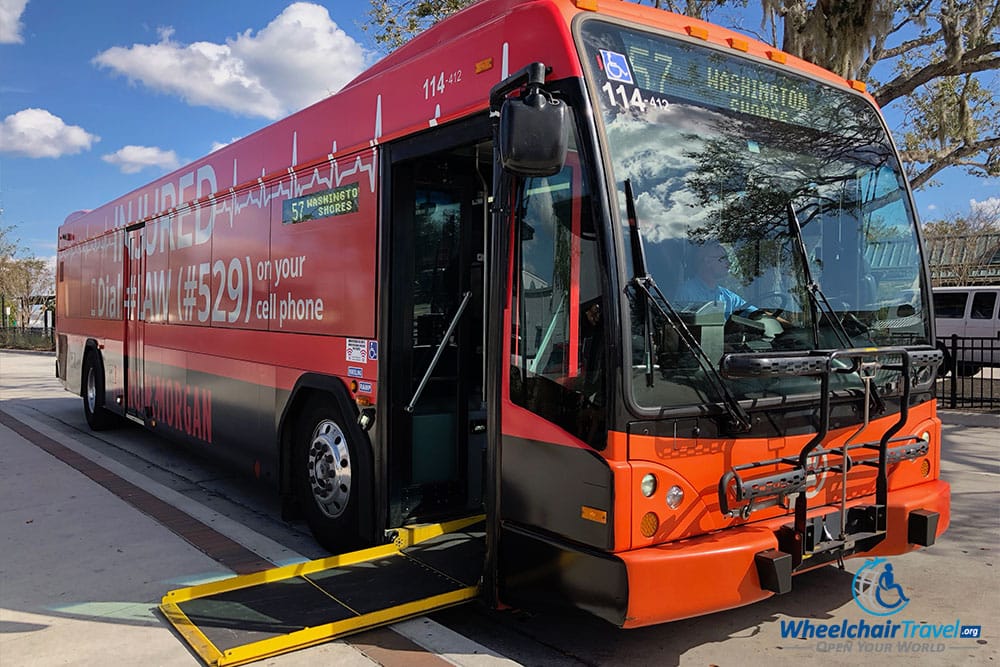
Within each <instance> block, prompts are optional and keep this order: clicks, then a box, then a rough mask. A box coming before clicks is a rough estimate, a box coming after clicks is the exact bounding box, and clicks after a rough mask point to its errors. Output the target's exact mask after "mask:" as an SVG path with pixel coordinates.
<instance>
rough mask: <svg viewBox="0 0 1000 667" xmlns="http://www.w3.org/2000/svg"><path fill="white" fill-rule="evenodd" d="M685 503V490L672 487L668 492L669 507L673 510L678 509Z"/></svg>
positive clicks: (675, 486)
mask: <svg viewBox="0 0 1000 667" xmlns="http://www.w3.org/2000/svg"><path fill="white" fill-rule="evenodd" d="M682 502H684V489H682V488H681V487H679V486H677V485H676V484H675V485H673V486H671V487H670V490H669V491H667V507H669V508H670V509H672V510H675V509H677V508H678V507H680V506H681V503H682Z"/></svg>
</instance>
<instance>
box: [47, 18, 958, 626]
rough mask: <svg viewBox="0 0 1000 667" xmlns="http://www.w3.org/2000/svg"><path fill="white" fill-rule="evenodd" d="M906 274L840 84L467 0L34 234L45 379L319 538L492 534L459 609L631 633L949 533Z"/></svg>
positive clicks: (677, 25) (727, 40)
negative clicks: (285, 104) (218, 461)
mask: <svg viewBox="0 0 1000 667" xmlns="http://www.w3.org/2000/svg"><path fill="white" fill-rule="evenodd" d="M929 286H930V281H929V276H928V271H927V268H926V265H925V262H924V260H923V251H922V247H921V241H920V235H919V232H918V227H917V221H916V215H915V213H914V206H913V201H912V197H911V193H910V190H909V188H908V185H907V183H906V180H905V178H904V175H903V170H902V168H901V165H900V162H899V158H898V155H897V153H896V150H895V148H894V146H893V143H892V139H891V137H890V134H889V132H888V130H887V128H886V124H885V121H884V120H883V119H882V117H881V115H880V113H879V111H878V109H877V108H876V106H875V104H874V102H873V99H872V98H871V97H870V96H869V95H868V94H866V93H865V91H864V86H863V85H862V84H861V83H859V82H855V81H844V80H842V79H840V78H838V77H836V76H834V75H832V74H830V73H828V72H826V71H823V70H821V69H819V68H817V67H815V66H813V65H810V64H808V63H806V62H803V61H801V60H798V59H796V58H795V57H792V56H790V55H786V54H784V53H782V52H780V51H777V50H775V49H774V48H772V47H770V46H767V45H765V44H762V43H758V42H755V41H752V40H749V39H747V38H746V37H743V36H741V35H738V34H735V33H733V32H730V31H727V30H724V29H722V28H719V27H717V26H714V25H710V24H707V23H704V22H701V21H698V20H695V19H691V18H687V17H683V16H677V15H673V14H669V13H666V12H662V11H659V10H654V9H652V8H648V7H642V6H639V5H636V4H632V3H626V2H617V1H614V2H612V1H610V0H575V1H574V0H484V1H482V2H479V3H476V4H474V5H473V6H471V7H469V8H468V9H466V10H464V11H462V12H460V13H458V14H456V15H455V16H453V17H451V18H449V19H447V20H445V21H443V22H441V23H440V24H439V25H437V26H436V27H434V28H432V29H430V30H428V31H427V32H426V33H424V34H422V35H420V36H418V37H416V38H415V39H413V40H412V41H411V42H410V43H409V44H407V45H406V46H404V47H402V48H401V49H399V50H398V51H396V52H395V53H393V54H392V55H390V56H388V57H386V58H385V59H384V60H382V61H381V62H379V63H378V64H376V65H375V66H374V67H372V68H371V69H370V70H368V71H367V72H365V73H364V74H362V75H361V76H359V77H358V78H357V79H355V80H354V81H353V82H351V83H350V84H348V85H347V86H346V87H345V88H344V89H343V90H341V91H340V92H338V93H337V94H335V95H333V96H330V97H329V98H327V99H324V100H323V101H321V102H319V103H317V104H315V105H313V106H311V107H309V108H307V109H305V110H303V111H300V112H298V113H296V114H294V115H292V116H290V117H288V118H286V119H284V120H281V121H279V122H277V123H274V124H273V125H270V126H268V127H266V128H264V129H262V130H260V131H259V132H257V133H255V134H253V135H251V136H248V137H246V138H244V139H241V140H239V141H237V142H235V143H233V144H232V145H229V146H227V147H225V148H223V149H221V150H218V151H216V152H214V153H212V154H210V155H208V156H206V157H204V158H202V159H200V160H198V161H196V162H194V163H192V164H190V165H188V166H186V167H182V168H181V169H179V170H177V171H175V172H173V173H171V174H168V175H166V176H164V177H162V178H159V179H157V180H156V181H154V182H152V183H150V184H148V185H146V186H144V187H142V188H139V189H138V190H136V191H134V192H131V193H129V194H127V195H125V196H123V197H121V198H119V199H117V200H115V201H112V202H111V203H109V204H106V205H104V206H102V207H100V208H98V209H96V210H93V211H89V212H79V213H74V214H73V215H71V216H70V217H69V218H67V220H66V222H65V224H64V225H63V226H62V227H61V228H60V231H59V255H58V276H57V292H58V302H57V303H58V323H59V331H58V356H57V372H58V375H59V377H60V378H61V379H62V381H63V383H64V384H65V386H66V388H67V389H68V390H69V391H72V392H74V393H78V394H80V395H81V396H82V397H83V399H84V400H83V403H84V410H85V414H86V417H87V421H88V422H89V424H90V426H91V427H93V428H95V429H99V428H104V427H107V426H110V425H111V424H112V423H113V422H114V421H116V420H119V419H121V418H127V419H130V420H132V421H135V422H138V423H140V424H143V425H144V426H146V427H147V428H149V429H152V430H153V431H155V432H159V433H163V434H164V435H165V436H168V437H169V438H171V439H173V440H176V441H183V442H186V443H188V444H189V445H190V446H192V447H194V448H196V449H198V450H203V451H205V452H209V453H211V454H213V455H217V456H219V457H222V458H225V459H228V460H229V461H231V463H232V464H233V465H234V466H235V467H236V468H238V469H239V470H242V471H244V472H246V473H248V474H251V475H253V476H254V477H256V478H258V479H260V480H262V481H264V482H267V483H270V484H273V485H274V486H276V487H277V489H278V490H279V492H280V494H281V496H282V498H283V499H284V501H285V502H284V505H283V506H284V507H285V508H286V509H288V510H289V512H294V511H298V512H301V514H302V515H304V517H305V519H306V521H307V522H308V524H309V526H310V527H311V529H312V531H313V532H314V534H315V535H316V538H317V539H318V540H319V542H320V543H321V544H323V545H324V546H326V547H328V548H330V549H331V550H344V549H347V548H351V547H356V546H361V545H371V544H376V543H380V542H384V541H385V540H386V539H387V537H386V536H387V535H389V534H391V531H393V530H394V529H396V528H399V527H402V526H406V525H410V524H414V523H419V522H429V521H437V520H444V519H448V518H454V517H460V516H465V515H472V514H476V513H479V512H483V511H485V513H486V517H487V521H486V526H487V528H486V531H487V539H486V569H485V582H486V586H485V592H486V594H487V595H488V597H489V598H490V599H491V600H492V601H493V602H502V603H506V604H512V605H530V604H541V603H545V604H548V603H565V604H569V605H574V606H577V607H580V608H583V609H586V610H589V611H591V612H593V613H594V614H596V615H598V616H600V617H602V618H605V619H607V620H609V621H611V622H613V623H615V624H618V625H620V626H625V627H635V626H641V625H646V624H651V623H658V622H663V621H668V620H672V619H680V618H684V617H689V616H693V615H698V614H704V613H708V612H712V611H716V610H722V609H727V608H732V607H736V606H739V605H744V604H748V603H751V602H754V601H757V600H761V599H763V598H766V597H768V596H770V595H772V594H774V593H780V592H784V591H787V590H788V589H789V588H790V586H791V581H792V576H793V575H794V574H795V573H798V572H801V571H804V570H807V569H810V568H813V567H816V566H818V565H821V564H824V563H829V562H836V561H841V560H842V559H844V558H848V557H859V556H873V555H886V554H901V553H904V552H907V551H910V550H912V549H915V548H918V547H920V546H927V545H930V544H932V543H933V542H934V540H935V538H936V537H937V536H938V535H940V534H941V533H942V532H943V531H944V530H945V529H946V528H947V525H948V519H949V487H948V485H947V484H946V483H945V482H943V481H941V479H940V463H939V461H940V448H941V434H940V421H939V419H938V417H937V414H936V404H935V401H934V398H933V384H934V376H935V372H936V368H937V364H938V363H939V362H940V355H939V353H938V352H937V351H935V349H934V343H935V340H934V330H933V320H932V317H931V312H932V311H931V307H930V305H929V298H930V288H929Z"/></svg>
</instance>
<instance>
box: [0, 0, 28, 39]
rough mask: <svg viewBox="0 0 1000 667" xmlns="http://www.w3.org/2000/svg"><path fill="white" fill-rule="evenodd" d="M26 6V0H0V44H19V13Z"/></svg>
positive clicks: (20, 26) (21, 12)
mask: <svg viewBox="0 0 1000 667" xmlns="http://www.w3.org/2000/svg"><path fill="white" fill-rule="evenodd" d="M27 6H28V0H0V44H20V43H21V42H23V41H24V38H23V37H21V28H23V27H24V26H23V25H21V14H23V13H24V8H25V7H27Z"/></svg>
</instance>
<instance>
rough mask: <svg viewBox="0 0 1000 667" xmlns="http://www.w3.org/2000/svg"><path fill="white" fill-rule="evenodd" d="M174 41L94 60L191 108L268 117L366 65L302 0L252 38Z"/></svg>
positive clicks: (165, 34) (320, 12) (165, 36)
mask: <svg viewBox="0 0 1000 667" xmlns="http://www.w3.org/2000/svg"><path fill="white" fill-rule="evenodd" d="M2 1H3V0H0V2H2ZM173 37H174V30H173V29H172V28H165V29H161V31H160V41H159V42H158V43H156V44H133V45H132V46H131V47H120V46H119V47H113V48H110V49H108V50H107V51H104V52H102V53H99V54H98V55H97V56H96V57H95V58H94V60H93V62H94V63H95V64H97V65H100V66H103V67H108V68H110V69H113V70H115V71H116V72H118V73H120V74H124V75H125V76H127V77H128V78H129V80H131V81H138V82H140V83H142V84H144V85H146V86H148V87H149V88H151V89H153V90H157V91H160V92H165V93H169V94H173V95H178V96H180V97H181V98H183V99H184V100H185V101H186V102H187V103H188V104H191V105H195V106H208V107H212V108H215V109H223V110H226V111H232V112H234V113H237V114H242V115H248V116H263V117H265V118H269V119H275V118H279V117H281V116H284V115H286V114H288V113H290V112H292V111H296V110H298V109H301V108H302V107H305V106H307V105H309V104H312V103H313V102H316V101H318V100H320V99H322V98H324V97H326V96H327V95H329V94H331V93H334V92H336V91H337V90H339V89H340V88H341V87H343V85H344V84H345V83H347V82H348V81H350V80H351V79H353V78H354V77H355V76H356V75H357V74H358V73H359V72H361V70H362V68H363V67H364V64H365V55H364V51H363V49H362V48H361V45H360V44H358V43H357V42H355V41H354V40H353V39H352V38H351V37H349V36H348V35H347V33H345V32H344V31H343V30H341V29H340V28H339V27H337V24H336V23H334V22H333V20H332V19H331V18H330V13H329V12H328V11H327V10H326V8H325V7H321V6H319V5H314V4H311V3H307V2H297V3H295V4H292V5H289V6H288V7H287V8H285V10H284V11H283V12H281V14H279V15H278V16H277V18H275V19H274V20H273V21H271V22H270V23H269V24H268V25H267V26H266V27H265V28H263V29H262V30H260V31H258V32H257V33H256V34H254V32H253V31H252V30H249V29H248V30H246V31H245V32H242V33H240V34H238V35H236V37H234V38H229V39H226V42H225V44H216V43H213V42H194V43H192V44H183V43H181V42H177V41H174V39H173Z"/></svg>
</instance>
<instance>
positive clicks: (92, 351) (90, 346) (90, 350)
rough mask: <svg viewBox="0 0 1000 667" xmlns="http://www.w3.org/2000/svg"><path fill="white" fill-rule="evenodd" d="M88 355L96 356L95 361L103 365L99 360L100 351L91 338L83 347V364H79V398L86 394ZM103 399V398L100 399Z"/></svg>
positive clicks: (100, 359) (102, 361) (101, 360)
mask: <svg viewBox="0 0 1000 667" xmlns="http://www.w3.org/2000/svg"><path fill="white" fill-rule="evenodd" d="M90 355H96V356H97V360H98V361H99V362H100V363H101V364H102V365H103V364H104V360H103V359H102V358H101V350H100V348H99V347H98V345H97V341H96V340H94V339H93V338H88V339H87V342H86V343H84V345H83V363H82V364H80V397H81V398H82V397H84V396H86V394H87V360H88V359H89V358H90ZM102 399H103V397H102Z"/></svg>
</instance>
